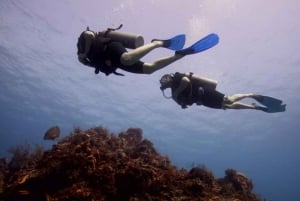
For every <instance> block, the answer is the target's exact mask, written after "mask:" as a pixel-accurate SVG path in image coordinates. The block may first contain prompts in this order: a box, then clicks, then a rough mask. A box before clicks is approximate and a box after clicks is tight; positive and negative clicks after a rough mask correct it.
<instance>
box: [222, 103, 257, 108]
mask: <svg viewBox="0 0 300 201" xmlns="http://www.w3.org/2000/svg"><path fill="white" fill-rule="evenodd" d="M224 108H225V109H257V108H256V106H255V105H248V104H244V103H241V102H234V103H232V104H224Z"/></svg>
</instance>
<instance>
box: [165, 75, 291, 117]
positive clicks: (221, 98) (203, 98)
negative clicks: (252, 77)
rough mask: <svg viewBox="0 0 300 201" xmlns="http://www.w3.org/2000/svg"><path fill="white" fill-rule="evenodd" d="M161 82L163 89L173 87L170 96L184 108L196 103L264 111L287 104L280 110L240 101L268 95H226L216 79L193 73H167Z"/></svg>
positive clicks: (218, 107) (215, 106)
mask: <svg viewBox="0 0 300 201" xmlns="http://www.w3.org/2000/svg"><path fill="white" fill-rule="evenodd" d="M160 84H161V87H160V88H161V90H162V91H163V90H165V89H166V88H171V91H172V97H169V98H173V100H174V101H175V102H177V103H178V104H179V105H181V107H182V108H187V106H188V105H192V104H194V103H195V104H197V105H204V106H206V107H210V108H215V109H254V110H261V111H264V112H283V111H285V105H281V108H279V110H277V108H276V110H269V108H268V107H263V106H259V105H257V104H255V103H252V104H245V103H242V102H239V101H240V100H242V99H244V98H253V99H255V100H256V101H258V102H261V101H262V98H263V97H266V96H261V95H257V94H253V93H248V94H234V95H231V96H226V95H224V94H223V93H221V92H219V91H217V90H216V87H217V82H216V81H214V80H211V79H208V78H204V77H200V76H196V75H194V74H193V73H189V74H183V73H178V72H176V73H175V74H166V75H164V76H162V78H161V79H160ZM167 98H168V97H167ZM266 98H267V97H266ZM268 98H271V97H268Z"/></svg>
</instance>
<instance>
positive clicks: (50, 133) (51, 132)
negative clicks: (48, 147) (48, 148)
mask: <svg viewBox="0 0 300 201" xmlns="http://www.w3.org/2000/svg"><path fill="white" fill-rule="evenodd" d="M59 134H60V129H59V127H58V126H53V127H51V128H49V129H48V130H47V131H46V133H45V135H44V140H54V139H55V138H58V137H59Z"/></svg>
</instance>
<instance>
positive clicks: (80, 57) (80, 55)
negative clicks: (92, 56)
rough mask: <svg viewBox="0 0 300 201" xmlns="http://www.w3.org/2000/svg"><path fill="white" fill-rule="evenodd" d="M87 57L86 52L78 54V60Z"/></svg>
mask: <svg viewBox="0 0 300 201" xmlns="http://www.w3.org/2000/svg"><path fill="white" fill-rule="evenodd" d="M85 59H86V54H84V53H80V54H78V60H79V61H83V60H85Z"/></svg>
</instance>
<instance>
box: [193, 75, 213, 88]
mask: <svg viewBox="0 0 300 201" xmlns="http://www.w3.org/2000/svg"><path fill="white" fill-rule="evenodd" d="M189 77H190V78H194V80H197V82H198V83H199V86H201V87H203V88H209V89H213V90H215V89H216V88H217V84H218V82H217V81H216V80H212V79H209V78H206V77H201V76H198V75H193V73H190V75H189Z"/></svg>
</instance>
